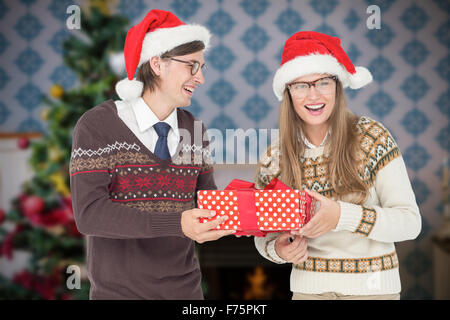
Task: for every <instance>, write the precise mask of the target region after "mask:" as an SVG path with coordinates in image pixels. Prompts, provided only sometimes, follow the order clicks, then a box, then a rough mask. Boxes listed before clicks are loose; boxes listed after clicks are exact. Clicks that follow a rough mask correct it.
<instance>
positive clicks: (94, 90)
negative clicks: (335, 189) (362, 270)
mask: <svg viewBox="0 0 450 320" xmlns="http://www.w3.org/2000/svg"><path fill="white" fill-rule="evenodd" d="M72 5H75V6H72ZM371 5H376V6H377V8H379V13H380V17H381V20H380V25H379V27H380V28H379V29H373V28H371V26H372V22H374V19H376V17H375V16H373V14H376V13H377V10H375V11H371V10H369V12H368V7H369V6H371ZM71 6H72V7H71ZM155 8H157V9H163V10H170V11H172V12H174V13H175V14H176V15H177V16H178V17H179V18H181V19H182V20H183V21H185V22H195V23H200V24H203V25H205V26H207V27H208V28H209V29H210V31H211V32H212V33H213V38H212V43H211V48H210V50H209V51H208V52H207V54H206V63H207V65H208V71H207V74H206V83H205V84H204V85H203V86H201V87H200V88H199V89H197V90H196V94H195V97H194V98H193V100H192V105H191V106H190V107H189V111H191V112H192V113H193V114H194V115H195V116H197V117H199V118H200V119H201V120H203V121H204V123H205V125H206V126H207V127H208V128H217V129H219V130H222V132H223V134H224V136H225V129H227V128H228V129H237V128H242V129H244V130H247V129H250V128H255V129H270V128H277V118H278V102H277V100H276V98H275V96H274V94H273V91H272V77H273V74H274V72H275V70H276V69H277V68H278V67H279V64H280V61H281V52H282V47H283V45H284V42H285V41H286V40H287V38H288V37H289V36H290V35H292V34H293V33H295V32H297V31H299V30H315V31H320V32H324V33H327V34H330V35H335V36H339V37H340V38H341V43H342V46H343V48H344V49H345V50H346V52H347V53H348V55H349V56H350V59H351V60H352V62H353V63H354V64H355V65H361V66H365V67H368V68H369V70H371V72H372V74H373V76H374V82H373V83H372V84H371V85H369V86H367V87H365V88H363V89H361V90H357V91H353V90H347V91H346V92H347V100H348V105H349V107H350V109H351V110H352V111H353V112H354V113H356V114H358V115H366V116H369V117H371V118H373V119H375V120H378V121H381V122H382V123H383V124H384V125H385V126H386V127H387V128H388V129H389V130H390V131H391V133H392V134H393V135H394V137H395V139H396V141H397V143H398V145H399V147H400V150H401V151H402V153H403V157H404V159H405V163H406V165H407V169H408V174H409V177H410V180H411V182H412V185H413V188H414V191H415V194H416V197H417V202H418V204H419V207H420V209H421V214H422V223H423V225H422V232H421V234H420V236H419V237H418V238H417V239H416V240H414V241H406V242H402V243H397V244H396V247H397V251H398V256H399V260H400V273H401V281H402V293H401V298H402V299H450V293H449V291H450V234H449V233H450V231H449V220H450V217H449V215H450V212H449V204H448V199H449V197H448V181H449V178H448V172H449V171H448V170H449V166H448V156H449V149H450V128H449V115H450V110H449V108H450V89H449V81H450V54H449V48H450V20H449V13H450V1H449V0H433V1H409V0H390V1H381V0H378V1H375V0H358V1H356V0H352V1H350V0H349V1H345V0H315V1H313V0H305V1H303V0H291V1H289V0H276V1H275V0H273V1H272V0H170V1H169V0H164V1H162V0H154V1H144V0H127V1H125V0H111V1H98V0H90V1H88V0H84V1H82V0H80V1H72V0H21V1H16V0H0V95H1V99H0V299H87V297H88V291H89V283H88V281H87V279H86V272H85V269H84V267H83V265H84V243H83V238H82V236H81V235H80V234H79V233H78V231H77V230H76V226H75V224H74V221H73V213H72V207H71V199H70V189H69V179H68V174H69V172H68V163H69V158H70V151H71V135H72V128H73V126H74V124H75V123H76V121H77V120H78V118H79V117H80V116H81V115H82V114H83V113H84V112H85V111H86V110H88V109H89V108H92V107H94V106H95V105H97V104H99V103H101V102H102V101H104V100H106V99H109V98H112V99H117V96H115V92H114V84H115V82H117V81H118V80H119V79H121V78H123V77H124V76H125V74H124V62H123V51H122V50H123V43H124V39H125V34H126V31H127V30H128V28H129V27H130V26H131V25H134V24H136V23H138V22H139V21H140V20H141V19H142V18H143V17H144V16H145V14H146V13H147V12H148V11H149V10H151V9H155ZM78 13H79V14H78ZM77 18H78V20H77ZM258 139H259V137H258ZM245 143H246V145H247V147H248V141H246V142H245ZM262 151H263V150H257V152H258V153H260V152H262ZM253 171H254V165H253V164H251V163H249V164H240V165H230V164H228V165H216V179H217V184H218V187H219V188H224V187H225V186H226V185H227V184H228V182H229V181H230V180H231V178H230V177H232V178H241V179H247V180H252V177H253ZM197 250H198V255H199V259H200V263H201V266H202V271H203V275H204V276H203V286H204V291H205V296H206V298H209V299H289V298H290V293H289V272H290V267H289V266H283V265H281V266H280V265H275V264H272V263H269V262H268V261H266V260H264V259H263V258H261V257H260V256H259V255H258V254H257V252H256V249H255V248H254V245H253V239H250V238H239V239H235V238H227V239H221V240H219V241H216V242H213V243H206V244H203V245H199V246H197ZM78 280H79V281H78Z"/></svg>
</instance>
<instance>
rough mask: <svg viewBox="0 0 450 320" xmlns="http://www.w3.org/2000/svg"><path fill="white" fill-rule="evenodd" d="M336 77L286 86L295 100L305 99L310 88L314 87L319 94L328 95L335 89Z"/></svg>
mask: <svg viewBox="0 0 450 320" xmlns="http://www.w3.org/2000/svg"><path fill="white" fill-rule="evenodd" d="M336 80H337V77H336V76H330V77H324V78H320V79H317V80H315V81H298V82H293V83H289V84H288V85H286V86H287V87H288V88H289V91H290V93H291V95H292V96H293V97H295V98H304V97H306V96H307V95H308V94H309V92H310V88H311V87H315V88H316V89H317V91H318V92H319V93H320V94H330V93H332V92H333V91H334V90H335V89H336Z"/></svg>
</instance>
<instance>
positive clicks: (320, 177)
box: [255, 117, 421, 295]
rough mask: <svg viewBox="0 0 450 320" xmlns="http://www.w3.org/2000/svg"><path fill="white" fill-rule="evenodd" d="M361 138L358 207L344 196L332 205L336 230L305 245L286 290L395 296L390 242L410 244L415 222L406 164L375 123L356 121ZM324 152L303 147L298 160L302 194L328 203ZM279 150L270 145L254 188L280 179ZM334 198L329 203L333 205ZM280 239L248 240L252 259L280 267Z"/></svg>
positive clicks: (415, 209)
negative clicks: (364, 188) (255, 255)
mask: <svg viewBox="0 0 450 320" xmlns="http://www.w3.org/2000/svg"><path fill="white" fill-rule="evenodd" d="M358 128H359V131H360V133H361V135H362V140H361V153H360V156H361V158H362V159H363V162H362V164H361V166H360V167H359V172H360V177H361V179H363V181H364V182H365V183H367V184H369V186H370V190H369V196H368V198H367V200H366V201H365V203H364V204H363V205H356V204H353V203H352V202H351V197H346V199H339V200H337V201H338V203H339V204H340V206H341V216H340V219H339V222H338V224H337V227H336V229H334V230H332V231H330V232H328V233H326V234H324V235H322V236H320V237H318V238H315V239H308V254H309V257H308V259H307V261H306V262H304V263H302V264H300V265H293V266H292V272H291V279H290V287H291V291H292V292H301V293H309V294H320V293H323V292H337V293H341V294H346V295H380V294H393V293H399V292H400V291H401V284H400V275H399V263H398V258H397V254H396V251H395V245H394V242H399V241H405V240H412V239H415V238H416V237H417V236H418V234H419V233H420V230H421V218H420V213H419V208H418V206H417V203H416V199H415V196H414V192H413V190H412V187H411V183H410V181H409V178H408V174H407V171H406V167H405V163H404V161H403V158H402V156H401V153H400V150H399V149H398V146H397V144H396V143H395V141H394V139H393V138H392V136H391V134H390V133H389V131H388V130H387V129H386V128H385V127H383V125H382V124H380V123H378V122H376V121H374V120H372V119H370V118H367V117H361V118H360V120H359V123H358ZM327 148H328V147H327V146H325V147H318V148H315V149H306V151H305V154H304V156H303V157H301V158H300V162H301V163H302V173H303V188H309V189H310V190H315V191H318V192H320V193H321V194H322V195H325V196H327V197H330V198H332V199H335V193H334V190H333V189H332V187H331V185H330V183H329V177H328V153H327ZM279 156H280V152H279V147H278V145H277V143H274V144H273V145H272V152H271V154H270V155H264V156H263V157H262V158H261V160H260V166H259V169H258V171H257V173H256V186H257V188H264V186H265V185H266V184H267V183H268V182H270V180H271V179H272V178H274V177H278V176H279V175H280V169H279V166H278V161H279ZM335 200H336V199H335ZM278 235H279V234H278V233H272V234H269V235H267V236H266V237H261V238H257V237H255V245H256V248H257V249H258V251H259V253H260V254H261V255H262V256H264V257H265V258H266V259H269V260H271V261H273V262H275V263H279V264H281V263H287V261H284V260H283V259H281V258H280V257H279V256H278V255H277V253H276V251H275V247H274V244H275V240H276V238H277V236H278Z"/></svg>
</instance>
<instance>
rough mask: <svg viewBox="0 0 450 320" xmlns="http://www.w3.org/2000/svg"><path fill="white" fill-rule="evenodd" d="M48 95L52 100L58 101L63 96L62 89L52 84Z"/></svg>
mask: <svg viewBox="0 0 450 320" xmlns="http://www.w3.org/2000/svg"><path fill="white" fill-rule="evenodd" d="M49 93H50V95H51V96H52V97H53V98H55V99H59V98H61V97H62V96H63V94H64V88H63V87H61V86H60V85H59V84H54V85H52V86H51V87H50V90H49Z"/></svg>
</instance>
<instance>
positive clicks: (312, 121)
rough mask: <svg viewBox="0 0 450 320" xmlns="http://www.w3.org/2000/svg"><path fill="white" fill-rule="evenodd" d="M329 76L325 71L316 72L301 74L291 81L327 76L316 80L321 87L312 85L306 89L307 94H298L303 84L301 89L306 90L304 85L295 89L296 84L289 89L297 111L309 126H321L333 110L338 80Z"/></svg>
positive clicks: (312, 80) (307, 80) (310, 80)
mask: <svg viewBox="0 0 450 320" xmlns="http://www.w3.org/2000/svg"><path fill="white" fill-rule="evenodd" d="M328 77H331V76H330V75H329V74H325V73H315V74H309V75H305V76H301V77H299V78H297V79H295V80H294V81H291V83H298V82H314V81H316V80H319V79H322V78H325V79H323V80H321V81H320V82H316V86H318V85H319V84H320V85H321V88H319V89H318V88H317V87H316V86H312V85H310V87H309V88H307V89H306V95H305V94H298V92H299V90H297V89H299V88H300V87H302V86H303V87H304V88H303V89H301V91H302V92H305V88H306V87H305V86H304V85H300V86H299V87H297V89H295V88H294V86H296V85H295V84H294V85H292V86H291V88H290V89H289V90H290V93H291V97H292V103H293V105H294V109H295V112H296V113H297V114H298V116H299V117H300V118H301V119H302V120H303V121H304V122H305V124H306V125H307V126H317V125H319V126H320V125H323V124H325V123H327V121H328V119H329V118H330V116H331V113H332V112H333V109H334V105H335V101H336V81H335V80H334V79H332V78H328ZM320 91H322V93H321V92H320Z"/></svg>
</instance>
